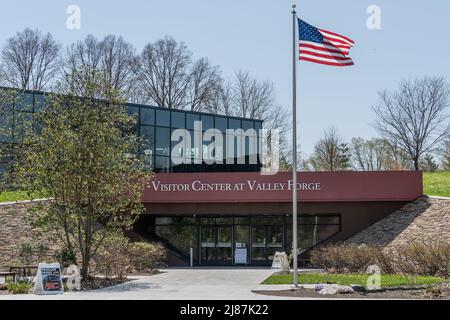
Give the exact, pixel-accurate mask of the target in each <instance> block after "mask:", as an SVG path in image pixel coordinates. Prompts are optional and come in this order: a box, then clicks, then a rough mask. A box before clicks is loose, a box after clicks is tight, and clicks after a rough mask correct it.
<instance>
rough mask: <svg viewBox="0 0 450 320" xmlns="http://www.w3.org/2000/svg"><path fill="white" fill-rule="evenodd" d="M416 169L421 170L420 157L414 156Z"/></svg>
mask: <svg viewBox="0 0 450 320" xmlns="http://www.w3.org/2000/svg"><path fill="white" fill-rule="evenodd" d="M414 170H415V171H419V170H420V168H419V158H418V157H417V158H414Z"/></svg>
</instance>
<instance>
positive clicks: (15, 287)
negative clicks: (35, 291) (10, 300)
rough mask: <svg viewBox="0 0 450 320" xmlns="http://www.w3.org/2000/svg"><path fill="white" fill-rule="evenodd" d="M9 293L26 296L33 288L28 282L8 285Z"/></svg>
mask: <svg viewBox="0 0 450 320" xmlns="http://www.w3.org/2000/svg"><path fill="white" fill-rule="evenodd" d="M7 287H8V291H9V292H11V293H12V294H26V293H28V292H30V290H31V288H32V286H31V284H30V283H28V282H16V283H8V285H7Z"/></svg>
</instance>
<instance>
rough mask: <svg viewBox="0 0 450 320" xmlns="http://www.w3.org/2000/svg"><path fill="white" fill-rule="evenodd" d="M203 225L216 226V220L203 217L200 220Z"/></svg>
mask: <svg viewBox="0 0 450 320" xmlns="http://www.w3.org/2000/svg"><path fill="white" fill-rule="evenodd" d="M200 223H201V224H216V218H212V217H201V218H200Z"/></svg>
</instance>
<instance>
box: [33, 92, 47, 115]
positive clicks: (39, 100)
mask: <svg viewBox="0 0 450 320" xmlns="http://www.w3.org/2000/svg"><path fill="white" fill-rule="evenodd" d="M46 101H47V99H46V97H45V95H43V94H35V95H34V111H35V112H39V111H40V110H41V109H42V108H44V107H45V104H46Z"/></svg>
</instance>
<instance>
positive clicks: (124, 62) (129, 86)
mask: <svg viewBox="0 0 450 320" xmlns="http://www.w3.org/2000/svg"><path fill="white" fill-rule="evenodd" d="M100 47H101V51H102V54H101V68H102V69H103V70H104V72H105V81H106V83H109V84H110V86H111V88H113V89H115V90H118V92H119V93H120V94H121V96H122V97H123V98H124V99H126V100H127V101H130V100H135V101H136V100H139V97H134V95H135V94H137V90H136V87H137V86H138V84H137V82H136V80H137V74H138V72H139V58H138V56H137V55H136V51H135V49H134V47H133V46H132V45H131V44H130V43H128V42H126V41H125V40H124V39H123V38H122V37H117V36H114V35H108V36H106V37H105V38H104V39H103V40H102V41H101V43H100Z"/></svg>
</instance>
